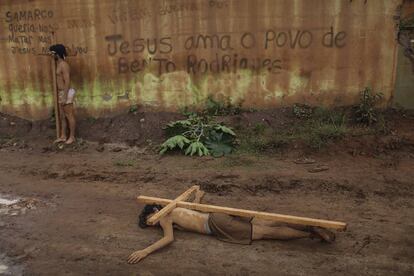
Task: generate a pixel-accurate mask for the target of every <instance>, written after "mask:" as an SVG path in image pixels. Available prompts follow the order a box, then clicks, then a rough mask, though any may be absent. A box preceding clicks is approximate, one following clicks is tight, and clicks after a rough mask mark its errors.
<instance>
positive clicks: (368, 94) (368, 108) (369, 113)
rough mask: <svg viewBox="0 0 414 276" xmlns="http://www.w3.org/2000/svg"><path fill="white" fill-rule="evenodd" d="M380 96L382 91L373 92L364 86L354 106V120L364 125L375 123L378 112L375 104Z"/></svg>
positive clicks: (379, 99) (381, 96)
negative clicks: (357, 102)
mask: <svg viewBox="0 0 414 276" xmlns="http://www.w3.org/2000/svg"><path fill="white" fill-rule="evenodd" d="M382 98H383V94H382V93H375V94H373V93H372V91H371V89H370V88H368V87H366V88H365V89H364V90H363V91H362V92H361V94H360V102H359V105H358V106H357V107H356V108H355V113H354V116H355V120H356V121H357V122H358V123H362V124H365V125H372V124H373V123H376V122H377V121H378V112H377V111H376V110H375V106H376V105H377V104H378V103H379V102H380V101H381V100H382Z"/></svg>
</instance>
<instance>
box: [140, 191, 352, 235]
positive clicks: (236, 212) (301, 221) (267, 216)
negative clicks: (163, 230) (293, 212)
mask: <svg viewBox="0 0 414 276" xmlns="http://www.w3.org/2000/svg"><path fill="white" fill-rule="evenodd" d="M199 189H200V187H199V186H192V187H191V188H190V189H188V190H187V191H185V192H184V193H182V194H181V195H180V196H179V197H177V198H176V199H174V200H170V199H164V198H158V197H149V196H138V197H137V200H138V202H140V203H143V204H159V205H162V206H165V207H163V208H162V209H161V210H160V211H159V212H158V213H156V214H155V215H153V216H152V217H151V218H149V219H148V221H147V222H148V223H149V224H151V225H154V224H156V223H157V222H158V221H159V220H160V219H161V218H162V217H164V216H166V215H168V214H169V213H170V212H171V211H172V210H173V209H174V208H176V207H181V208H187V209H191V210H196V211H200V212H204V213H211V212H215V213H224V214H228V215H233V216H239V217H248V218H258V219H264V220H270V221H274V222H282V223H283V222H284V223H290V224H297V225H307V226H319V227H323V228H330V229H335V230H346V227H347V224H346V223H344V222H340V221H331V220H323V219H313V218H306V217H297V216H289V215H281V214H275V213H267V212H258V211H250V210H243V209H236V208H229V207H221V206H215V205H207V204H199V203H191V202H185V200H187V199H188V198H189V197H190V196H191V194H192V193H193V192H194V191H197V190H199Z"/></svg>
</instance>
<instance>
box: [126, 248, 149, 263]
mask: <svg viewBox="0 0 414 276" xmlns="http://www.w3.org/2000/svg"><path fill="white" fill-rule="evenodd" d="M146 256H148V254H147V253H146V252H145V250H137V251H135V252H134V253H132V254H131V255H129V257H128V263H129V264H136V263H138V262H139V261H141V260H142V259H144V258H145V257H146Z"/></svg>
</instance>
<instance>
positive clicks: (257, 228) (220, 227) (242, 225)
mask: <svg viewBox="0 0 414 276" xmlns="http://www.w3.org/2000/svg"><path fill="white" fill-rule="evenodd" d="M203 196H204V192H203V191H200V190H198V191H197V193H196V195H195V199H194V203H200V202H201V199H202V197H203ZM161 209H162V206H160V205H146V206H145V207H144V209H143V210H142V212H141V214H140V215H139V226H140V227H141V228H145V227H147V226H149V225H148V224H147V220H148V219H149V218H150V217H151V216H153V215H154V214H155V213H157V212H159V211H160V210H161ZM158 225H160V226H161V228H162V229H163V231H164V237H163V238H162V239H160V240H159V241H157V242H155V243H154V244H152V245H151V246H148V247H147V248H145V249H143V250H138V251H135V252H134V253H132V254H131V255H130V256H129V257H128V263H130V264H134V263H137V262H139V261H140V260H142V259H143V258H145V257H146V256H148V255H149V254H151V253H152V252H154V251H156V250H158V249H161V248H163V247H165V246H167V245H168V244H170V243H172V242H173V241H174V231H173V228H177V229H180V230H187V231H191V232H196V233H200V234H205V235H212V236H215V237H216V238H217V239H219V240H222V241H226V242H231V243H238V244H251V242H252V241H253V240H263V239H272V240H293V239H301V238H311V239H314V238H317V239H319V240H321V241H324V242H329V243H330V242H333V241H334V240H335V235H334V233H332V232H330V231H328V230H326V229H324V228H321V227H314V226H302V225H293V224H286V223H275V222H269V221H265V220H258V219H251V218H242V217H236V216H231V215H226V214H222V213H202V212H198V211H194V210H189V209H185V208H179V207H177V208H175V209H174V210H173V211H171V213H169V214H168V215H166V216H165V217H163V218H161V219H160V222H159V223H158V224H157V226H158Z"/></svg>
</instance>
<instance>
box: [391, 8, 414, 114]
mask: <svg viewBox="0 0 414 276" xmlns="http://www.w3.org/2000/svg"><path fill="white" fill-rule="evenodd" d="M400 22H401V23H400V24H401V26H400V27H401V30H400V34H399V36H400V39H399V40H400V44H401V45H399V47H398V61H397V78H396V82H395V93H394V98H393V103H394V105H396V106H397V107H403V108H407V109H414V1H413V0H405V1H404V4H403V6H402V10H401V18H400Z"/></svg>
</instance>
